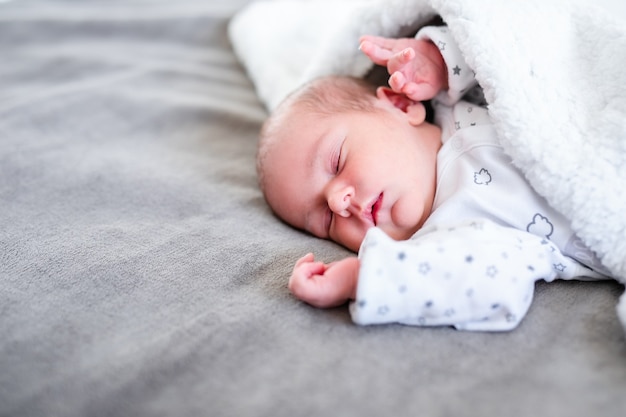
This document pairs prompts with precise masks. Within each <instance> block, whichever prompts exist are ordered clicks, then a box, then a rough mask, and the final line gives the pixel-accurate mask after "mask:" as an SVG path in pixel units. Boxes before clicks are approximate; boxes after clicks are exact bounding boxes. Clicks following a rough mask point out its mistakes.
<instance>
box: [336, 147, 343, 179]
mask: <svg viewBox="0 0 626 417" xmlns="http://www.w3.org/2000/svg"><path fill="white" fill-rule="evenodd" d="M342 150H343V143H342V146H340V147H339V153H338V154H337V163H336V164H335V173H337V172H339V165H340V164H341V151H342Z"/></svg>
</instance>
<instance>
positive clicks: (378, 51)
mask: <svg viewBox="0 0 626 417" xmlns="http://www.w3.org/2000/svg"><path fill="white" fill-rule="evenodd" d="M359 49H360V50H361V52H363V53H364V54H365V55H367V57H368V58H369V59H371V60H372V62H373V63H375V64H377V65H383V66H386V65H387V61H389V58H391V57H392V56H393V52H391V51H390V50H388V49H384V48H381V47H379V46H378V45H376V44H375V43H373V42H370V41H368V40H365V41H362V42H361V44H360V45H359Z"/></svg>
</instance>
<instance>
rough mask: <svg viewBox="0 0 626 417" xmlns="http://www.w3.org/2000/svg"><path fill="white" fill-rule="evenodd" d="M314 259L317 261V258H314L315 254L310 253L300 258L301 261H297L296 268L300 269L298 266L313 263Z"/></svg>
mask: <svg viewBox="0 0 626 417" xmlns="http://www.w3.org/2000/svg"><path fill="white" fill-rule="evenodd" d="M314 259H315V257H314V256H313V254H312V253H310V252H309V253H307V254H306V255H304V256H303V257H302V258H300V259H298V260H297V261H296V265H295V267H298V266H300V265H302V264H303V263H305V262H313V260H314Z"/></svg>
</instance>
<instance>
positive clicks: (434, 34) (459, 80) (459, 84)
mask: <svg viewBox="0 0 626 417" xmlns="http://www.w3.org/2000/svg"><path fill="white" fill-rule="evenodd" d="M415 39H422V40H429V41H431V42H432V43H434V44H435V45H437V47H438V48H439V52H441V56H442V57H443V60H444V61H445V63H446V67H447V68H448V90H447V91H442V92H440V93H439V94H438V95H437V99H438V100H439V101H441V102H442V103H443V104H445V105H447V106H451V105H453V104H455V103H456V102H458V101H459V100H460V99H461V97H463V95H465V93H467V92H468V91H469V90H470V89H472V88H473V87H474V86H476V85H477V82H476V79H475V75H476V74H475V73H474V71H473V70H472V69H471V68H470V67H469V66H468V65H467V63H466V62H465V58H464V57H463V54H461V51H460V50H459V47H458V46H457V43H456V41H455V40H454V38H453V37H452V35H450V32H449V30H448V28H447V27H446V26H426V27H424V28H422V29H420V31H419V32H417V35H415Z"/></svg>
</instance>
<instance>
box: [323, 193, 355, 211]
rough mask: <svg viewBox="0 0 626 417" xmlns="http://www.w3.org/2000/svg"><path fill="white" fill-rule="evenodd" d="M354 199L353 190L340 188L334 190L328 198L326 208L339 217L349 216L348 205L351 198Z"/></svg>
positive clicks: (350, 202)
mask: <svg viewBox="0 0 626 417" xmlns="http://www.w3.org/2000/svg"><path fill="white" fill-rule="evenodd" d="M353 197H354V188H352V187H342V188H339V189H337V190H334V191H333V192H331V193H330V195H329V196H328V207H330V210H331V211H332V212H333V213H335V214H337V215H338V216H341V217H349V216H350V211H349V208H350V205H351V204H352V198H353Z"/></svg>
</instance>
